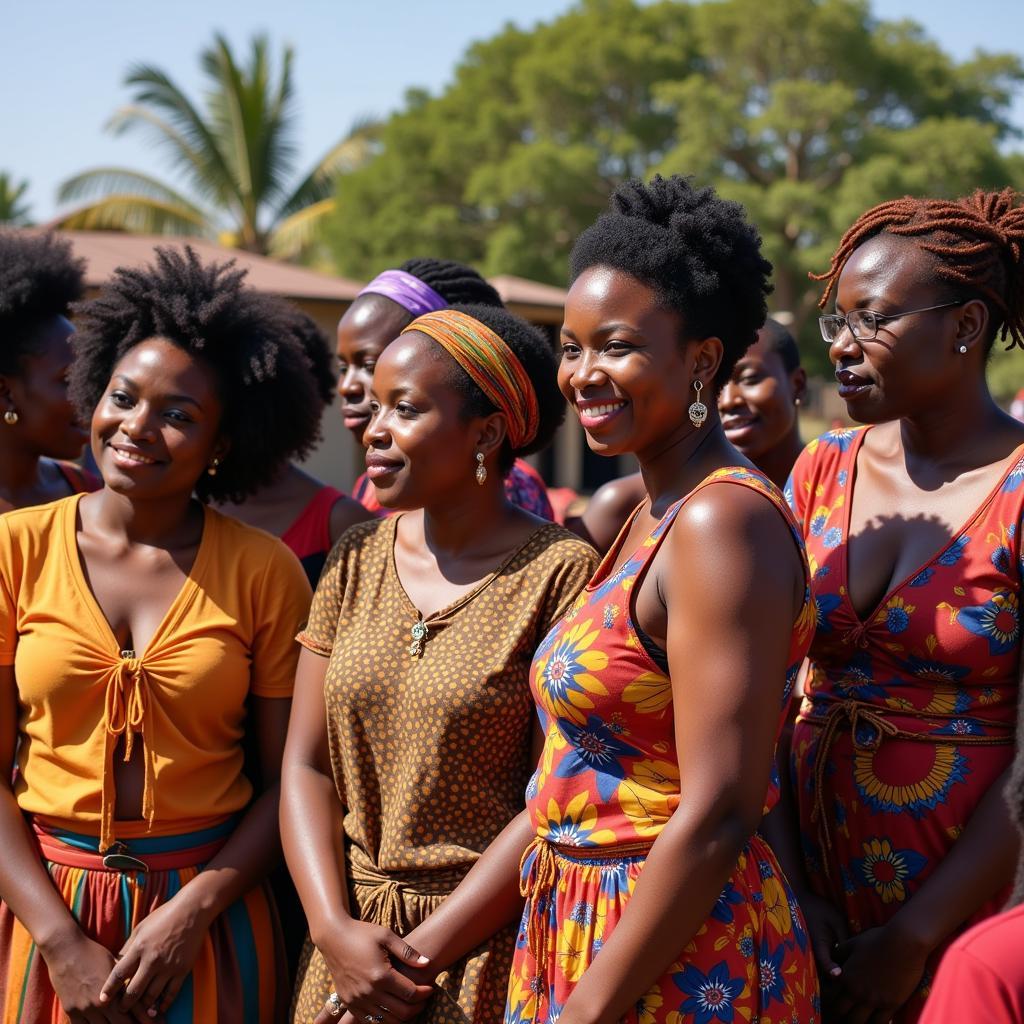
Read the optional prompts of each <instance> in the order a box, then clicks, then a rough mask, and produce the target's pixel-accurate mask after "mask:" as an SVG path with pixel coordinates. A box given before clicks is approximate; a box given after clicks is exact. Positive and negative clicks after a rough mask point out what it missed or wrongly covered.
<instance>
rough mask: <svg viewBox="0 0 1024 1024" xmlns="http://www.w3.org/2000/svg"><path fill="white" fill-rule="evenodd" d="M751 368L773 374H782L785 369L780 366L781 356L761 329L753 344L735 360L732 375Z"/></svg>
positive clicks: (769, 337) (766, 332)
mask: <svg viewBox="0 0 1024 1024" xmlns="http://www.w3.org/2000/svg"><path fill="white" fill-rule="evenodd" d="M751 366H758V367H760V368H761V369H764V370H770V371H771V372H773V373H775V372H778V373H782V372H783V371H784V369H785V367H784V366H783V364H782V356H780V355H779V353H778V352H777V351H776V350H775V346H774V345H773V344H772V339H771V335H770V334H769V332H768V331H767V330H765V329H764V328H763V327H762V328H761V330H759V331H758V332H757V340H756V341H755V342H754V344H753V345H751V346H750V348H748V349H747V351H746V352H744V353H743V355H742V356H740V358H739V359H738V360H737V362H736V369H735V370H734V371H733V373H734V374H735V373H738V372H739V371H740V370H742V369H744V368H749V367H751Z"/></svg>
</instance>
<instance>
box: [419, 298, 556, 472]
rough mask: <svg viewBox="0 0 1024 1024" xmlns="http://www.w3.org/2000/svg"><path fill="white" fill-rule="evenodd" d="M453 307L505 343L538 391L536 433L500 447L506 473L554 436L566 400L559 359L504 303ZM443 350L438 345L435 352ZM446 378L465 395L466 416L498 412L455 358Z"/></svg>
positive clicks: (540, 449)
mask: <svg viewBox="0 0 1024 1024" xmlns="http://www.w3.org/2000/svg"><path fill="white" fill-rule="evenodd" d="M453 308H454V309H457V310H459V311H460V312H462V313H466V314H468V315H469V316H471V317H473V318H474V319H476V320H479V321H480V323H482V324H483V325H484V326H485V327H489V328H490V329H491V330H492V331H494V333H495V334H497V335H498V337H499V338H501V340H502V341H504V342H505V344H506V345H508V347H509V348H510V349H511V350H512V351H513V352H514V353H515V355H516V357H517V358H518V360H519V362H521V363H522V364H523V369H524V370H526V375H527V376H528V377H529V378H530V382H531V383H532V384H533V388H534V391H536V393H537V411H538V414H539V420H540V422H539V426H538V427H537V434H536V436H535V437H534V439H533V440H532V441H531V442H530V443H529V444H527V445H524V446H523V447H522V448H516V449H513V447H512V445H511V444H510V443H509V442H508V440H507V439H506V441H505V443H504V445H503V446H502V449H501V454H500V455H499V458H498V465H499V467H500V468H501V471H502V473H508V471H509V470H510V469H511V468H512V464H513V463H514V462H515V460H516V459H517V458H519V457H520V456H522V455H532V454H533V453H534V452H539V451H543V450H544V449H545V448H547V446H548V445H549V444H551V440H552V438H553V437H554V436H555V431H556V430H557V429H558V428H559V427H560V426H561V425H562V421H563V420H564V419H565V399H564V398H563V397H562V392H561V391H559V389H558V360H557V359H556V358H555V354H554V352H553V351H552V348H551V345H550V344H549V342H548V340H547V338H546V337H545V336H544V334H543V333H542V332H541V331H539V330H538V329H537V328H536V327H534V326H533V325H532V324H528V323H527V322H526V321H525V320H523V319H522V318H521V317H518V316H516V315H515V313H510V312H509V311H508V310H507V309H505V308H504V306H476V305H459V306H455V307H453ZM443 351H444V350H443V349H441V347H440V346H438V352H439V353H443ZM449 358H450V357H449ZM449 379H450V382H451V385H452V387H453V388H455V390H456V391H458V392H459V393H460V394H461V395H462V396H463V398H464V404H463V407H462V412H463V415H464V416H465V417H466V418H467V419H469V418H471V417H473V416H489V415H491V413H494V412H497V411H498V410H497V408H496V407H495V406H494V404H493V403H492V402H491V400H490V399H489V398H488V397H487V396H486V395H485V394H484V393H483V391H481V390H480V388H479V387H478V386H477V384H475V383H474V382H473V380H472V378H471V377H470V376H469V374H468V373H466V371H465V370H463V369H462V367H461V366H459V364H458V363H456V362H455V361H454V360H452V370H451V376H450V378H449Z"/></svg>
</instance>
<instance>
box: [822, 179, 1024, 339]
mask: <svg viewBox="0 0 1024 1024" xmlns="http://www.w3.org/2000/svg"><path fill="white" fill-rule="evenodd" d="M1019 202H1020V196H1019V195H1018V194H1017V193H1016V192H1014V190H1013V189H1011V188H1005V189H1003V190H1002V191H1001V192H982V191H981V190H980V189H979V190H978V191H976V192H975V193H974V195H972V196H965V197H964V198H962V199H955V200H952V199H914V198H912V197H910V196H905V197H904V198H903V199H893V200H891V201H890V202H887V203H880V204H879V205H878V206H874V207H872V208H871V209H870V210H868V211H866V212H865V213H862V214H861V215H860V217H858V218H857V220H856V222H855V223H854V224H853V226H852V227H851V228H850V229H849V230H848V231H847V232H846V234H845V235H843V238H842V241H841V242H840V243H839V248H838V249H836V251H835V254H834V255H833V257H832V265H831V266H830V267H829V268H828V271H827V272H826V273H824V274H811V275H810V277H811V279H812V280H814V281H826V282H827V284H826V285H825V291H824V294H823V295H822V296H821V300H820V301H819V302H818V305H819V306H820V307H822V308H824V306H825V303H826V302H828V300H829V297H830V296H831V295H832V293H833V292H834V291H835V288H836V285H837V284H838V283H839V275H840V274H841V273H842V270H843V267H844V266H846V261H847V260H848V259H849V258H850V256H851V255H852V253H853V251H854V250H855V249H857V248H858V247H859V246H861V245H863V243H864V242H866V241H867V240H868V239H869V238H873V237H874V236H875V235H879V234H882V233H883V232H886V233H888V234H891V235H902V236H903V237H905V238H919V239H921V241H920V243H919V244H920V246H921V248H922V249H924V250H925V252H928V253H931V255H932V256H934V257H935V273H936V276H937V277H938V278H939V279H940V280H942V281H945V282H947V283H948V284H950V285H952V286H953V287H954V288H957V289H959V290H961V291H967V292H968V295H967V296H961V297H970V293H974V294H976V295H977V296H978V297H979V298H983V299H986V300H987V301H988V306H989V310H990V313H991V314H992V316H993V317H995V318H996V326H997V327H1001V330H1000V337H1001V338H1002V340H1004V341H1005V340H1006V337H1007V335H1009V338H1010V340H1009V344H1008V345H1007V346H1006V347H1007V348H1014V347H1017V348H1024V263H1022V260H1024V206H1021V205H1019Z"/></svg>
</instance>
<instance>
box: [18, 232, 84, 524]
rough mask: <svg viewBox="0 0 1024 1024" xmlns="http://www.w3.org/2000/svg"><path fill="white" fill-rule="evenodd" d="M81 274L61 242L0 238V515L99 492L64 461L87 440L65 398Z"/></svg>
mask: <svg viewBox="0 0 1024 1024" xmlns="http://www.w3.org/2000/svg"><path fill="white" fill-rule="evenodd" d="M82 273H83V264H82V261H81V260H76V259H74V258H73V257H72V255H71V246H70V245H69V244H68V243H67V242H64V241H60V240H58V239H57V238H56V237H55V236H53V235H35V234H32V235H30V234H27V233H25V232H20V231H19V232H15V231H0V338H2V339H3V341H2V343H0V418H2V422H0V512H8V511H10V510H11V509H13V508H24V507H25V506H27V505H43V504H45V503H46V502H49V501H54V500H55V499H56V498H63V497H66V496H67V495H69V494H75V493H76V492H78V491H93V490H95V489H96V488H97V487H98V486H99V481H97V480H96V479H95V478H94V477H92V476H91V475H90V474H88V473H85V472H83V471H82V470H81V469H79V468H78V466H76V465H75V464H74V463H73V462H69V461H63V460H69V459H77V458H78V456H79V455H80V454H81V453H82V445H83V444H85V441H86V434H85V431H83V430H82V428H81V427H80V426H79V424H78V420H77V418H76V416H75V411H74V409H73V408H72V406H71V402H70V401H69V400H68V395H67V375H68V368H69V366H70V365H71V342H70V339H71V335H72V334H73V333H74V328H73V327H72V326H71V323H70V321H69V320H68V318H67V314H68V307H69V306H70V304H71V303H72V302H74V301H75V300H76V299H78V298H79V297H80V296H81V294H82Z"/></svg>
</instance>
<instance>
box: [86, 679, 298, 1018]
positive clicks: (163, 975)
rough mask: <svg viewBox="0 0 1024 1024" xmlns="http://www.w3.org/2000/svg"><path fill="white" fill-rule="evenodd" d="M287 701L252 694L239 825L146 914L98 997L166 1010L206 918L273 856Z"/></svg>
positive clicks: (277, 852)
mask: <svg viewBox="0 0 1024 1024" xmlns="http://www.w3.org/2000/svg"><path fill="white" fill-rule="evenodd" d="M290 706H291V701H290V700H286V699H268V698H260V697H254V698H253V699H252V701H251V716H252V717H251V721H252V726H253V728H254V729H255V731H256V739H257V747H258V750H259V759H260V771H261V775H262V778H263V781H264V790H263V792H262V793H261V794H260V795H259V796H258V797H257V798H256V800H254V801H253V803H252V804H250V805H249V809H248V810H247V811H246V813H245V815H244V816H243V817H242V819H241V821H240V822H239V824H238V827H237V828H236V829H235V830H234V832H232V833H231V837H230V838H229V839H228V841H227V842H226V843H225V844H224V846H223V847H222V848H221V849H220V850H219V851H218V853H217V855H216V856H215V857H214V858H213V859H212V860H211V861H210V863H209V864H207V865H206V867H205V868H204V869H203V870H202V871H201V872H200V873H199V874H198V875H197V876H196V877H195V878H194V879H193V880H192V881H191V882H189V883H188V884H187V885H185V886H183V887H182V888H181V889H180V890H179V892H178V893H177V894H176V895H175V896H173V897H172V898H171V899H170V900H168V901H167V902H166V903H164V904H162V905H161V906H160V907H158V908H157V909H156V910H154V911H153V912H152V913H151V914H149V915H148V916H147V917H146V918H145V919H144V920H143V921H141V922H140V923H139V925H138V926H137V927H136V928H135V930H134V931H133V932H132V934H131V936H130V938H129V939H128V941H127V942H126V943H125V944H124V946H123V947H122V948H121V958H120V960H119V961H118V963H117V965H116V966H115V967H114V969H113V970H112V971H111V972H110V977H109V978H108V979H107V982H106V984H105V985H104V986H103V992H102V994H101V997H100V998H101V999H102V1000H103V1001H104V1002H105V1001H107V1000H112V999H114V998H115V996H116V995H117V994H118V992H121V990H122V989H123V994H122V996H121V998H120V999H119V1000H118V1005H119V1006H120V1007H121V1008H122V1009H124V1010H131V1009H132V1008H134V1007H135V1006H136V1005H139V1006H141V1007H142V1008H144V1009H147V1010H148V1009H150V1008H155V1009H156V1010H157V1012H158V1013H166V1012H167V1010H168V1008H169V1007H170V1005H171V1003H172V1002H173V1001H174V999H175V997H176V996H177V994H178V991H179V989H180V988H181V986H182V985H183V984H184V982H185V979H186V977H188V974H189V972H190V971H191V970H192V967H193V965H194V964H195V961H196V957H197V956H198V955H199V950H200V949H201V948H202V942H203V939H204V937H205V935H206V933H207V932H208V931H209V930H210V926H211V925H212V924H213V922H214V921H215V920H216V919H217V918H218V917H219V916H220V915H221V914H222V913H224V911H225V910H227V909H228V907H230V906H231V905H232V904H233V903H235V902H237V901H238V900H239V899H241V898H242V897H243V896H244V895H245V894H246V893H247V892H249V890H250V889H252V888H253V887H254V886H256V885H258V884H259V882H260V881H262V880H263V879H264V878H266V876H267V875H268V874H269V873H270V871H271V869H272V868H273V867H274V865H275V864H276V863H277V862H278V861H279V860H280V857H281V846H280V842H279V839H278V827H277V805H278V797H279V795H280V777H281V757H282V754H283V752H284V742H285V735H286V734H287V730H288V713H289V709H290Z"/></svg>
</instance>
